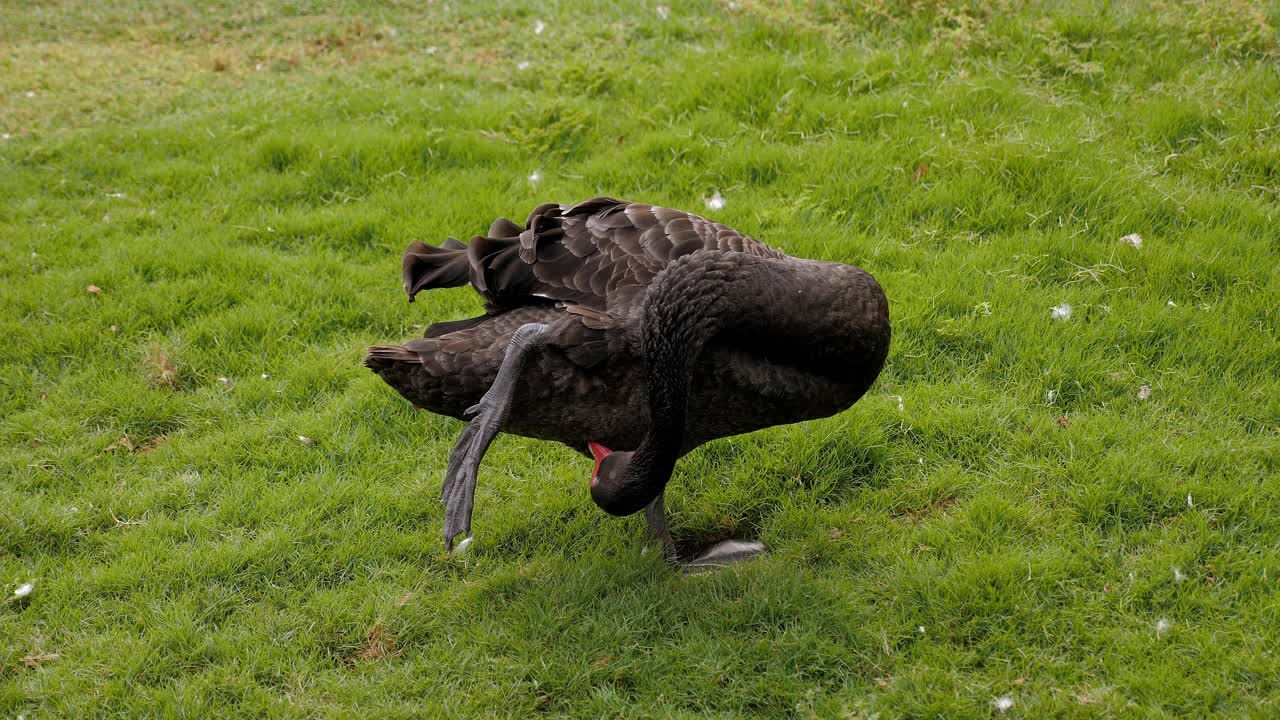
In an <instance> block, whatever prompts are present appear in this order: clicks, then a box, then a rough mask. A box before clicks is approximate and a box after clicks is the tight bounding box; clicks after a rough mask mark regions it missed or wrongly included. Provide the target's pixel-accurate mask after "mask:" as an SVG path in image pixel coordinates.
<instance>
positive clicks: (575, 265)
mask: <svg viewBox="0 0 1280 720" xmlns="http://www.w3.org/2000/svg"><path fill="white" fill-rule="evenodd" d="M403 267H404V287H405V291H406V292H407V293H408V294H409V300H410V301H411V302H412V301H413V298H414V296H415V295H417V294H418V293H419V292H420V291H422V290H428V289H431V288H443V287H457V286H460V285H464V284H466V283H470V284H471V285H472V287H474V288H475V290H476V291H477V292H479V293H480V295H481V296H482V297H483V298H484V300H485V313H484V314H483V315H481V316H479V317H475V318H471V319H469V320H459V321H454V322H441V323H435V324H433V325H431V326H430V327H428V328H427V331H426V336H425V337H422V338H418V339H415V340H410V341H408V342H407V343H405V344H404V345H376V346H373V347H371V348H369V353H368V355H367V356H366V357H365V365H366V366H368V367H369V368H370V369H372V370H373V371H374V372H375V373H377V374H378V375H380V376H381V377H382V379H383V380H385V381H386V382H387V384H389V385H391V386H392V387H393V388H395V389H396V390H397V391H399V393H400V394H401V395H402V396H404V398H405V399H406V400H408V401H409V402H411V403H413V405H414V406H415V407H417V408H419V409H424V410H430V411H431V412H434V413H438V414H441V415H448V416H450V417H454V418H458V419H461V420H466V421H467V425H466V426H465V428H464V429H463V431H462V434H461V436H460V437H459V438H458V441H457V444H456V445H455V446H454V448H453V451H452V452H451V453H450V455H449V464H448V469H447V470H446V471H445V478H444V485H443V488H442V492H441V499H442V500H443V501H444V502H445V503H446V511H445V524H444V540H445V547H446V548H447V549H449V550H453V541H454V539H455V538H456V537H457V536H458V535H460V534H463V533H466V539H464V540H463V543H464V544H465V543H467V542H469V541H470V538H471V511H472V505H473V500H474V496H475V485H476V475H477V472H478V469H479V466H480V461H481V458H482V457H483V456H484V453H485V451H486V450H487V449H488V447H489V444H490V443H491V442H492V441H493V438H494V436H495V435H497V433H498V432H499V430H501V431H503V432H508V433H514V434H517V435H524V436H526V437H533V438H541V439H546V440H555V441H558V442H561V443H564V444H565V445H568V446H569V447H571V448H573V449H574V450H577V451H578V452H581V453H583V454H587V452H588V451H589V452H590V454H591V456H593V457H594V459H595V463H596V465H595V471H594V472H593V473H592V477H591V486H590V487H591V497H592V499H593V500H594V501H595V503H596V504H597V505H599V506H600V507H601V508H602V509H603V510H604V511H605V512H608V513H610V514H612V515H629V514H631V513H634V512H637V511H639V510H641V509H647V511H646V519H647V520H648V523H649V528H650V530H651V532H652V533H653V535H654V536H655V537H656V538H657V539H658V540H659V541H661V543H662V545H663V550H664V553H665V556H666V558H667V559H668V560H670V561H671V562H673V563H676V562H678V560H677V557H678V553H677V549H676V547H675V545H674V543H673V541H672V539H671V535H670V534H669V533H668V531H667V527H666V517H665V511H664V508H663V491H664V489H665V487H666V484H667V481H668V480H669V479H670V477H671V472H672V470H673V468H674V467H675V463H676V460H677V459H678V458H680V457H681V456H682V455H684V454H685V453H687V452H689V451H690V450H693V449H694V448H696V447H698V446H699V445H701V444H703V443H705V442H707V441H709V440H712V439H715V438H720V437H725V436H728V435H736V434H738V433H745V432H750V431H752V430H757V429H760V428H763V427H768V426H771V425H780V424H784V423H793V422H798V421H800V420H807V419H811V418H820V417H825V416H828V415H832V414H834V413H837V412H839V411H841V410H844V409H845V408H847V407H849V406H850V405H852V404H853V403H854V402H856V401H857V400H858V398H860V397H862V395H863V393H865V392H866V391H867V388H868V387H870V386H871V383H872V382H873V381H874V380H875V378H876V376H877V375H878V374H879V373H880V369H881V367H882V366H883V365H884V361H885V356H886V355H887V354H888V351H889V335H890V333H889V305H888V300H887V299H886V298H885V295H884V292H883V291H882V290H881V289H880V285H879V284H878V283H877V282H876V281H875V279H874V278H872V277H871V275H869V274H868V273H867V272H865V271H864V270H862V269H861V268H858V267H854V266H852V265H846V264H843V263H837V262H820V261H816V260H804V259H800V258H794V257H789V256H787V255H785V254H783V253H782V252H780V251H778V250H775V249H773V248H771V247H769V246H768V245H765V244H764V243H761V242H759V241H758V240H754V239H752V238H750V237H747V236H746V235H743V234H741V233H739V232H737V231H735V230H733V229H731V228H729V227H726V226H724V225H721V224H720V223H716V222H712V221H710V220H707V219H705V218H702V217H699V216H697V215H694V214H691V213H686V212H681V211H679V210H671V209H668V208H662V207H654V206H650V205H644V204H641V203H633V202H626V201H623V200H617V199H614V198H594V199H591V200H587V201H586V202H582V203H578V204H576V205H559V204H555V203H548V204H544V205H540V206H539V207H537V208H536V209H534V211H533V212H532V213H531V214H530V215H529V220H528V222H527V223H525V226H524V227H520V226H518V225H516V224H515V223H513V222H511V221H510V220H507V219H505V218H500V219H498V220H496V221H494V223H493V225H492V226H491V227H490V228H489V233H488V236H487V237H479V236H477V237H475V238H473V239H472V240H471V243H470V244H463V243H461V242H459V241H457V240H455V239H453V238H449V239H448V240H446V241H445V242H444V243H443V244H442V245H441V246H440V247H432V246H430V245H426V244H424V243H421V242H414V243H413V244H412V245H410V246H409V248H408V250H406V251H405V254H404V258H403ZM610 448H631V450H630V451H620V452H614V451H612V450H610ZM763 549H764V546H763V545H761V544H759V543H747V542H740V541H725V542H723V543H720V544H719V545H717V546H716V547H714V548H712V550H710V551H708V552H707V553H704V554H703V555H702V556H701V557H699V558H697V559H695V560H694V561H692V562H690V563H686V565H691V566H714V565H717V564H720V563H723V562H727V561H729V560H735V559H741V558H744V557H749V556H750V555H752V554H754V553H756V552H759V551H761V550H763Z"/></svg>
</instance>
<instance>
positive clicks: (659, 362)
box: [627, 252, 758, 496]
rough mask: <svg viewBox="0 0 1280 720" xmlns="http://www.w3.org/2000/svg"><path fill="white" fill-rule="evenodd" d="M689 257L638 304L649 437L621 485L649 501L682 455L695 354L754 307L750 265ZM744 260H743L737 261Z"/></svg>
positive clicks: (718, 256)
mask: <svg viewBox="0 0 1280 720" xmlns="http://www.w3.org/2000/svg"><path fill="white" fill-rule="evenodd" d="M732 255H734V256H736V257H730V256H729V255H728V254H722V253H711V252H696V253H693V254H690V255H686V256H683V257H680V258H677V259H676V260H673V261H672V262H671V264H670V265H668V266H667V268H666V269H664V270H663V271H662V273H660V274H659V275H658V277H656V278H655V279H654V284H653V286H651V287H650V289H649V292H648V293H647V294H646V296H645V300H644V305H643V313H642V317H643V325H642V328H641V349H642V352H643V354H644V361H645V375H646V379H647V383H648V391H649V431H648V433H647V434H646V435H645V437H644V439H643V441H641V443H640V446H639V447H638V448H637V449H636V451H635V452H634V454H633V455H632V458H631V463H630V467H629V468H628V475H629V476H630V477H629V478H628V479H627V484H628V485H632V484H634V485H638V486H641V487H642V488H643V489H644V490H645V494H646V495H649V496H656V495H657V494H659V493H661V492H662V490H663V488H665V487H666V484H667V481H668V480H670V479H671V472H672V470H674V469H675V464H676V460H677V459H679V457H680V455H681V452H682V450H683V449H684V431H685V418H686V416H687V414H688V402H689V382H690V380H691V379H692V377H693V370H694V365H695V364H696V363H697V360H698V357H699V356H700V355H701V353H702V349H703V347H705V346H706V344H707V342H708V341H710V340H711V338H712V337H713V336H715V334H716V333H717V332H719V331H720V329H721V328H723V327H724V325H725V323H726V320H727V319H728V317H727V316H728V314H729V313H730V312H738V311H740V310H743V309H745V308H741V307H739V306H741V305H743V304H754V303H752V301H751V300H750V299H748V297H747V296H749V295H750V294H751V293H750V282H751V280H750V278H751V277H752V276H753V275H754V273H752V272H750V267H744V266H752V265H754V264H755V263H754V261H757V260H758V258H751V257H749V256H746V255H740V254H738V253H733V254H732ZM744 259H745V260H744Z"/></svg>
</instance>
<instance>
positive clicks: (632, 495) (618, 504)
mask: <svg viewBox="0 0 1280 720" xmlns="http://www.w3.org/2000/svg"><path fill="white" fill-rule="evenodd" d="M588 446H589V447H590V448H591V455H592V456H593V457H595V459H596V467H595V470H593V471H592V473H591V499H592V500H594V501H595V503H596V505H598V506H600V509H601V510H603V511H605V512H607V513H609V514H610V515H617V516H619V517H621V516H623V515H630V514H631V513H634V512H637V511H639V510H642V509H644V507H645V506H646V505H648V504H649V503H650V502H651V501H652V500H653V498H654V497H656V494H655V493H653V492H651V491H649V490H648V489H646V488H645V487H644V483H643V482H637V479H636V478H634V477H632V472H631V456H632V454H631V453H629V452H614V451H612V450H610V449H609V448H607V447H605V446H603V445H601V444H600V443H598V442H595V441H592V442H590V443H588Z"/></svg>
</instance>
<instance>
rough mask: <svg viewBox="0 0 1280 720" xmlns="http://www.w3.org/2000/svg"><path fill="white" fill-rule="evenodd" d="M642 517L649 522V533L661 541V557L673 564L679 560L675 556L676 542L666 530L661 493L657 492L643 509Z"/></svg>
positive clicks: (665, 515) (664, 508) (665, 511)
mask: <svg viewBox="0 0 1280 720" xmlns="http://www.w3.org/2000/svg"><path fill="white" fill-rule="evenodd" d="M644 519H645V521H646V522H647V523H649V534H650V535H652V536H653V538H654V539H655V540H657V541H658V542H660V543H662V557H664V558H665V559H666V561H667V562H669V563H671V564H673V565H674V564H675V563H677V562H679V560H678V558H677V556H676V543H675V541H674V540H672V539H671V533H670V532H668V531H667V509H666V507H665V505H664V504H663V502H662V493H659V494H658V497H656V498H654V499H653V502H651V503H649V506H648V507H646V508H645V509H644Z"/></svg>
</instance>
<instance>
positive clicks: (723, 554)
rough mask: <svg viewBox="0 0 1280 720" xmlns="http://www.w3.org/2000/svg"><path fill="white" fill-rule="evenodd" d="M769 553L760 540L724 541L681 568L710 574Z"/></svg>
mask: <svg viewBox="0 0 1280 720" xmlns="http://www.w3.org/2000/svg"><path fill="white" fill-rule="evenodd" d="M768 551H769V548H767V547H765V544H764V543H762V542H760V541H759V540H723V541H721V542H718V543H716V544H715V545H712V546H711V547H709V548H707V549H706V550H704V551H703V552H702V553H701V554H699V555H698V556H697V557H695V558H693V559H692V560H689V561H686V562H683V563H680V564H679V567H680V569H681V570H683V571H684V572H686V573H702V572H709V571H711V570H717V569H719V568H722V567H725V566H726V565H732V564H734V563H740V562H745V561H747V560H750V559H751V558H753V557H755V556H757V555H760V554H761V553H765V552H768Z"/></svg>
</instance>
